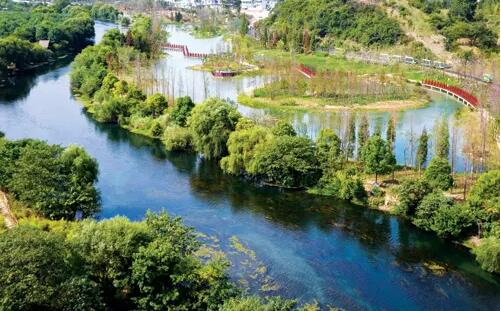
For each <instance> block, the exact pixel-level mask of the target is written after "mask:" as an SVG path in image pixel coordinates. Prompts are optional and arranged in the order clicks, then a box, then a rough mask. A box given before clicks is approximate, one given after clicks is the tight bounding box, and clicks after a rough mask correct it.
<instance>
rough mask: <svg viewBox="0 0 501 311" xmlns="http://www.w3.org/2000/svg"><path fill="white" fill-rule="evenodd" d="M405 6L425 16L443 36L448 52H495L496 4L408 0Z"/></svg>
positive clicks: (488, 0) (490, 0) (492, 0)
mask: <svg viewBox="0 0 501 311" xmlns="http://www.w3.org/2000/svg"><path fill="white" fill-rule="evenodd" d="M409 3H410V4H411V5H413V6H414V7H416V8H419V9H420V10H422V11H423V12H425V13H426V14H428V15H429V18H428V21H429V23H431V25H432V26H433V27H434V28H435V29H436V30H437V31H438V32H439V33H440V34H442V35H444V36H445V38H446V47H447V48H448V49H450V50H453V49H455V48H456V47H457V46H458V45H460V44H463V45H471V46H475V47H478V48H480V49H482V50H484V51H489V52H496V51H497V50H498V39H497V38H498V36H499V14H498V13H499V1H497V0H486V1H475V0H451V1H442V0H435V1H423V0H412V1H409ZM493 12H496V14H495V15H493V14H492V13H493Z"/></svg>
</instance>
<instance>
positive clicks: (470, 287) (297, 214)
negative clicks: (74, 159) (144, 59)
mask: <svg viewBox="0 0 501 311" xmlns="http://www.w3.org/2000/svg"><path fill="white" fill-rule="evenodd" d="M110 27H112V26H111V25H109V24H102V23H96V37H97V39H99V38H100V37H101V36H102V34H103V32H104V31H105V30H106V29H108V28H110ZM193 50H194V51H196V50H195V49H193ZM69 72H70V66H69V64H68V63H61V64H58V65H56V66H53V67H50V68H46V69H43V70H40V71H39V72H37V73H35V74H33V75H32V76H30V77H24V78H21V79H18V80H17V81H16V85H15V86H13V87H11V88H9V89H2V90H0V130H1V131H3V132H5V134H6V136H7V137H8V138H9V139H20V138H26V137H32V138H39V139H43V140H46V141H48V142H49V143H57V144H62V145H69V144H78V145H81V146H83V147H84V148H86V150H87V151H88V152H89V153H90V154H91V155H92V156H93V157H95V158H96V159H97V161H98V162H99V169H100V174H99V182H98V184H97V186H98V188H99V190H100V191H101V193H102V199H103V202H102V203H103V204H102V205H103V210H102V212H101V213H100V215H99V218H101V219H105V218H110V217H113V216H116V215H123V216H126V217H128V218H130V219H133V220H140V219H142V218H143V217H144V214H145V212H146V211H147V210H152V211H159V210H162V209H164V210H166V211H168V212H169V213H170V214H172V215H176V216H181V217H183V219H184V221H185V223H186V224H187V225H190V226H193V227H195V229H196V230H197V231H200V232H202V233H204V234H205V235H206V236H207V238H205V240H206V241H208V242H209V243H210V244H212V245H213V246H214V247H216V248H219V249H221V250H223V251H225V252H226V253H227V254H228V257H229V259H230V260H231V262H232V266H231V268H230V273H231V276H232V278H233V279H235V280H236V281H239V282H241V284H243V286H247V287H249V289H250V291H251V292H254V293H265V294H280V295H283V296H285V297H290V298H298V299H299V300H300V301H302V302H305V301H313V300H316V301H318V302H319V303H321V305H322V306H327V305H333V306H336V307H342V308H345V309H347V310H383V309H385V310H494V309H499V281H498V280H497V278H496V277H494V276H492V275H491V274H489V273H486V272H484V271H482V270H481V269H480V267H479V266H478V265H477V264H476V262H475V260H474V258H473V257H472V256H471V255H470V254H469V252H468V251H467V250H466V249H464V248H463V247H461V246H458V245H455V244H452V243H449V242H445V241H443V240H440V239H438V238H437V237H435V236H434V235H433V234H429V233H426V232H423V231H421V230H418V229H416V228H415V227H414V226H412V225H411V224H409V223H408V222H407V221H404V220H400V219H398V218H397V217H393V216H390V215H387V214H384V213H381V212H378V211H373V210H369V209H366V208H361V207H357V206H352V205H350V204H347V203H345V202H338V201H336V200H333V199H332V198H325V197H315V196H311V195H307V194H305V193H298V192H287V191H280V190H278V189H275V188H267V187H256V186H254V185H253V184H250V183H248V182H246V181H244V180H241V179H239V178H234V177H230V176H225V175H223V174H222V173H221V171H220V170H219V169H218V167H217V163H214V162H209V161H204V160H202V159H200V158H199V157H197V156H196V155H194V154H188V153H170V152H167V151H165V149H164V148H163V146H162V145H161V143H159V142H158V141H155V140H152V139H148V138H144V137H141V136H138V135H135V134H131V133H128V132H127V131H125V130H123V129H120V128H118V127H117V126H113V125H104V124H100V123H97V122H95V121H94V120H93V119H92V118H90V116H89V115H88V114H87V113H86V112H85V111H84V110H83V109H82V107H81V105H80V104H79V103H78V102H77V101H76V100H75V99H74V98H73V96H72V94H71V92H70V81H69ZM215 83H220V82H215ZM225 83H226V82H225ZM243 83H245V82H243ZM434 105H436V106H438V107H439V108H424V109H437V110H438V111H448V110H451V111H453V109H452V108H450V107H442V106H444V105H443V104H440V103H434V104H432V107H434ZM240 109H242V111H244V112H245V109H244V108H240ZM407 113H408V114H412V115H413V117H414V118H416V119H415V120H416V122H418V113H416V112H414V113H411V112H405V113H403V114H404V115H405V114H407ZM295 116H297V117H298V118H300V119H301V122H305V123H306V122H315V120H316V119H315V118H317V116H312V115H308V114H302V115H299V114H295ZM318 118H320V116H318ZM423 118H424V117H423ZM399 124H401V123H399ZM313 126H314V127H319V125H313ZM403 126H404V125H399V128H402V127H403ZM397 148H398V146H397ZM237 239H238V241H237ZM240 244H242V245H244V246H245V248H246V249H244V251H242V247H239V245H240ZM435 263H438V264H440V265H442V266H445V267H447V269H446V271H444V272H442V273H432V270H430V269H428V268H427V266H430V265H433V264H435ZM251 275H252V276H251Z"/></svg>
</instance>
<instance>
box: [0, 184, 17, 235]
mask: <svg viewBox="0 0 501 311" xmlns="http://www.w3.org/2000/svg"><path fill="white" fill-rule="evenodd" d="M0 214H2V216H3V217H4V221H5V226H6V227H7V228H9V229H11V228H13V227H15V226H17V219H16V217H15V216H14V214H13V213H12V211H11V210H10V206H9V200H7V196H6V195H5V193H4V192H2V191H0Z"/></svg>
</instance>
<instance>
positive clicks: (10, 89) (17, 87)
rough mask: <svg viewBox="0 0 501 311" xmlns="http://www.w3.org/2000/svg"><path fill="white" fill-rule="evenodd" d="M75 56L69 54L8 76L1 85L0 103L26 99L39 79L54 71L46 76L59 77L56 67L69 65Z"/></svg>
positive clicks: (53, 78)
mask: <svg viewBox="0 0 501 311" xmlns="http://www.w3.org/2000/svg"><path fill="white" fill-rule="evenodd" d="M73 57H74V56H68V57H66V58H64V59H61V60H59V61H56V62H54V63H52V64H49V65H46V66H42V67H39V68H36V69H34V70H30V71H29V72H25V73H21V74H19V75H17V76H13V77H8V78H6V80H5V85H3V86H2V85H0V103H7V104H8V103H12V102H16V101H19V100H23V99H25V98H26V97H27V96H28V94H29V93H30V91H31V89H32V88H33V87H34V86H35V85H36V84H37V83H38V79H40V77H41V76H44V75H45V74H47V73H49V72H54V73H55V74H53V75H45V76H44V78H46V79H52V80H57V79H59V77H60V75H58V74H57V73H58V71H57V70H56V69H58V68H62V67H65V66H67V65H69V64H70V63H71V62H72V60H73Z"/></svg>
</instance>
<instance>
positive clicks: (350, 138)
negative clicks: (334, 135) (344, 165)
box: [344, 113, 357, 159]
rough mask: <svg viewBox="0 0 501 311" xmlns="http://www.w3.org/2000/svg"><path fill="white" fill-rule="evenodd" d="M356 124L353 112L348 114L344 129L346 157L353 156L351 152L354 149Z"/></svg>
mask: <svg viewBox="0 0 501 311" xmlns="http://www.w3.org/2000/svg"><path fill="white" fill-rule="evenodd" d="M356 135H357V133H356V125H355V116H354V114H353V113H351V114H350V116H349V118H348V126H347V130H346V146H345V147H344V151H345V153H346V159H351V158H353V156H354V155H353V152H354V151H355V141H356Z"/></svg>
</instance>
